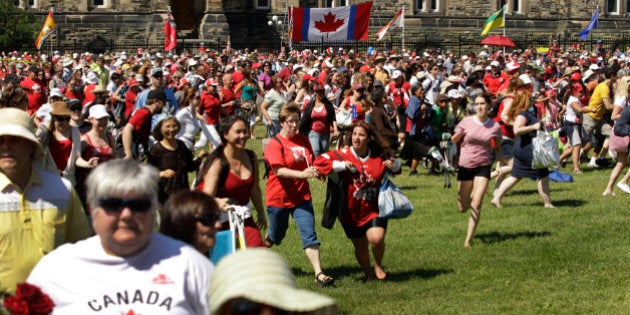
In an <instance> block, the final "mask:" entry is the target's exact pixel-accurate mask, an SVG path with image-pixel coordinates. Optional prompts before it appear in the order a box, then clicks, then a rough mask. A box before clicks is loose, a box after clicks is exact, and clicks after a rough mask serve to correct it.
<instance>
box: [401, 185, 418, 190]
mask: <svg viewBox="0 0 630 315" xmlns="http://www.w3.org/2000/svg"><path fill="white" fill-rule="evenodd" d="M398 189H400V190H416V189H418V186H398Z"/></svg>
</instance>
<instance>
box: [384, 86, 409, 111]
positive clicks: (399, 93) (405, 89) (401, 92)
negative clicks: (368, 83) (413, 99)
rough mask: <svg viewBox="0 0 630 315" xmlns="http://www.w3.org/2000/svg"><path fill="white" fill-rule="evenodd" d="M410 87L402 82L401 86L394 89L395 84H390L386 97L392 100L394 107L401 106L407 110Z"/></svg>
mask: <svg viewBox="0 0 630 315" xmlns="http://www.w3.org/2000/svg"><path fill="white" fill-rule="evenodd" d="M410 89H411V85H410V84H409V82H403V84H402V86H400V87H396V83H394V82H391V83H389V84H388V87H387V96H389V98H390V99H391V100H392V102H393V103H394V106H396V107H398V106H400V105H403V106H404V107H405V108H407V105H408V104H409V90H410Z"/></svg>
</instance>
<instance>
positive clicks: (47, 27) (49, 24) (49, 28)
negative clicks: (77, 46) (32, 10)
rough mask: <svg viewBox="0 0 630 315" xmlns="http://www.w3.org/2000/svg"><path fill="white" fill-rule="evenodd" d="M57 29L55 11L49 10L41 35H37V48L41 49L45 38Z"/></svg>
mask: <svg viewBox="0 0 630 315" xmlns="http://www.w3.org/2000/svg"><path fill="white" fill-rule="evenodd" d="M56 31H57V26H56V25H55V19H53V13H52V10H51V11H48V17H47V18H46V22H44V27H42V30H41V31H40V32H39V36H37V40H36V41H35V47H37V50H41V49H42V45H43V44H44V40H46V38H48V36H50V35H51V34H52V33H54V32H56Z"/></svg>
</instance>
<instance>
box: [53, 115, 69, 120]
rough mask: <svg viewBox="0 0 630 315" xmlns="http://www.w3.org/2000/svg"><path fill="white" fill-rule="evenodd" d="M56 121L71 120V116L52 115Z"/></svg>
mask: <svg viewBox="0 0 630 315" xmlns="http://www.w3.org/2000/svg"><path fill="white" fill-rule="evenodd" d="M52 118H53V119H54V120H56V121H70V116H52Z"/></svg>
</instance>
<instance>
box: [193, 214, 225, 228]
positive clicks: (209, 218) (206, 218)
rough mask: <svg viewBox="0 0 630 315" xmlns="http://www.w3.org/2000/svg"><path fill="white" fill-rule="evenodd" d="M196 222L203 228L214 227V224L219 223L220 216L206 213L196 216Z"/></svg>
mask: <svg viewBox="0 0 630 315" xmlns="http://www.w3.org/2000/svg"><path fill="white" fill-rule="evenodd" d="M195 220H197V222H199V223H201V224H202V225H203V226H208V227H213V226H214V223H215V222H217V221H219V216H217V215H216V214H213V213H205V214H202V215H195Z"/></svg>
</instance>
